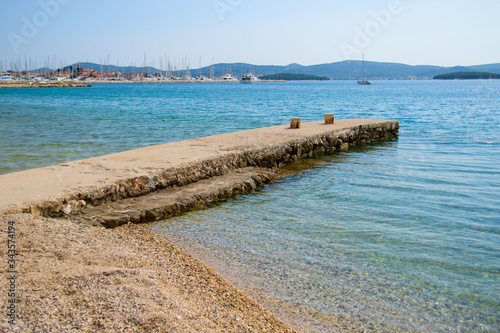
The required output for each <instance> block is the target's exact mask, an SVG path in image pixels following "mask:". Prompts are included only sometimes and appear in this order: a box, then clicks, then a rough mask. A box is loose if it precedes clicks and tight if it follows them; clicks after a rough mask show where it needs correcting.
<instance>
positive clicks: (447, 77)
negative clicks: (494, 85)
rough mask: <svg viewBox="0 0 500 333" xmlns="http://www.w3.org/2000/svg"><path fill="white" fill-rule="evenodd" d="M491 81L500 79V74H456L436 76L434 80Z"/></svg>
mask: <svg viewBox="0 0 500 333" xmlns="http://www.w3.org/2000/svg"><path fill="white" fill-rule="evenodd" d="M484 79H486V80H490V79H500V74H495V73H487V72H455V73H448V74H441V75H436V76H434V80H484Z"/></svg>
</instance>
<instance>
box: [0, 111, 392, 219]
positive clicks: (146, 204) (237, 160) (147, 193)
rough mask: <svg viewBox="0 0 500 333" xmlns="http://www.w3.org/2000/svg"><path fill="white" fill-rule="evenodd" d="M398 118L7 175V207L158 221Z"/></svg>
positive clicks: (237, 137) (0, 194) (156, 149)
mask: <svg viewBox="0 0 500 333" xmlns="http://www.w3.org/2000/svg"><path fill="white" fill-rule="evenodd" d="M398 129H399V123H398V122H397V121H395V120H376V119H341V120H338V119H335V122H334V124H326V123H325V122H324V121H316V122H306V123H301V124H300V128H297V129H294V128H290V126H289V125H279V126H272V127H266V128H257V129H251V130H245V131H240V132H234V133H227V134H220V135H213V136H208V137H202V138H197V139H192V140H185V141H179V142H172V143H166V144H162V145H156V146H150V147H145V148H140V149H136V150H131V151H126V152H121V153H116V154H111V155H105V156H100V157H94V158H89V159H84V160H78V161H73V162H68V163H62V164H59V165H55V166H49V167H45V168H38V169H31V170H25V171H21V172H14V173H9V174H4V175H0V214H10V213H30V214H32V215H37V216H46V217H64V218H67V217H70V218H71V219H72V220H77V221H81V222H86V223H90V224H93V225H102V226H105V227H116V226H119V225H121V224H125V223H128V222H133V223H140V222H149V221H155V220H159V219H163V218H167V217H170V216H173V215H176V214H179V213H182V212H185V211H187V210H189V209H191V208H193V207H196V206H198V205H204V204H208V203H212V202H217V201H220V200H224V199H226V198H228V197H231V196H233V195H235V194H239V193H245V192H248V191H251V190H254V189H255V188H257V187H259V186H261V185H262V184H264V183H267V182H269V181H272V180H273V179H274V177H275V172H276V170H277V169H279V168H280V167H282V166H284V165H286V164H288V163H292V162H294V161H296V160H298V159H301V158H304V157H312V156H314V155H318V154H325V153H327V152H331V151H335V150H346V149H348V148H349V146H351V145H356V144H362V143H368V142H370V141H373V140H379V139H383V138H388V137H394V136H396V135H397V133H398Z"/></svg>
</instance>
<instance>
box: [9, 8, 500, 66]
mask: <svg viewBox="0 0 500 333" xmlns="http://www.w3.org/2000/svg"><path fill="white" fill-rule="evenodd" d="M0 5H1V12H2V19H1V20H0V61H2V63H3V66H4V69H5V63H10V62H11V61H12V60H15V61H17V60H18V59H21V61H22V63H24V59H25V58H27V59H31V61H32V62H35V60H36V61H37V64H42V63H43V60H42V59H47V57H50V59H51V61H53V60H54V59H56V63H57V66H59V65H60V64H61V62H63V63H64V64H65V65H66V64H71V63H74V62H76V61H78V60H80V61H87V60H89V61H92V62H107V59H108V56H109V61H110V63H111V64H117V63H119V65H131V64H136V65H138V66H141V65H142V64H143V61H144V55H145V54H146V62H147V64H148V65H149V64H152V62H153V60H154V61H155V66H156V67H160V60H159V59H160V57H161V58H162V61H163V63H164V59H165V55H167V56H168V57H169V58H171V59H174V58H175V59H176V60H177V62H180V61H181V60H182V59H186V58H187V59H188V61H189V63H190V67H191V68H196V67H198V65H199V61H200V57H201V59H202V65H203V66H206V65H209V64H210V63H211V62H212V59H213V60H214V62H216V63H220V62H248V63H252V64H258V65H287V64H290V63H299V64H303V65H312V64H320V63H330V62H337V61H342V60H347V59H351V60H356V59H361V56H362V53H364V54H365V58H366V60H371V61H381V62H400V63H406V64H410V65H440V66H455V65H464V66H467V65H479V64H486V63H498V62H500V36H499V33H500V20H499V19H498V14H499V13H500V1H499V0H356V1H346V0H339V1H337V0H311V1H304V0H143V1H138V0H120V1H112V0H109V1H108V0H99V1H97V0H0Z"/></svg>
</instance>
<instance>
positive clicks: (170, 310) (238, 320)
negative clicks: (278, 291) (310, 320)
mask: <svg viewBox="0 0 500 333" xmlns="http://www.w3.org/2000/svg"><path fill="white" fill-rule="evenodd" d="M9 222H10V223H9ZM0 223H1V226H2V228H1V233H0V234H1V237H2V240H1V242H0V244H2V245H1V246H0V255H1V257H2V258H3V260H2V262H3V264H2V267H0V270H1V271H2V273H3V274H2V275H3V276H6V274H8V270H9V266H8V264H7V258H8V253H7V250H8V247H7V244H8V243H7V238H8V237H9V239H11V240H14V241H15V247H16V256H15V270H16V273H15V275H16V287H15V289H16V291H15V292H16V298H17V301H18V303H17V304H16V313H17V318H16V320H15V325H12V324H11V323H9V322H8V321H9V319H10V318H9V317H8V316H7V315H6V311H2V313H3V315H2V316H1V320H0V331H2V332H3V331H6V332H11V331H13V332H294V330H293V329H291V328H289V327H288V326H287V325H285V324H284V323H283V322H281V321H280V320H279V319H278V318H276V317H275V316H274V315H273V314H271V313H270V312H269V311H267V310H266V309H264V308H263V307H261V306H259V305H258V304H257V303H256V302H255V301H253V300H252V299H250V298H248V297H247V296H245V295H244V294H243V293H242V292H240V291H239V290H238V289H236V288H235V287H234V286H232V285H231V284H229V283H228V282H227V281H225V280H224V279H223V278H222V277H221V276H219V275H218V274H217V273H216V272H215V271H213V270H212V269H210V268H208V267H207V266H206V265H205V264H203V263H202V262H200V261H199V260H197V259H195V258H194V257H192V256H191V255H189V254H188V253H186V252H185V251H183V250H182V249H180V248H179V247H177V246H175V245H173V244H171V243H170V242H168V241H167V240H166V239H164V238H163V237H161V236H159V235H157V234H154V233H152V232H151V231H149V230H147V229H145V228H143V227H141V226H138V225H133V224H127V225H124V226H122V227H119V228H116V229H104V228H96V227H88V226H84V225H80V224H77V223H74V222H71V221H61V220H54V219H50V218H42V217H34V216H31V215H27V214H24V215H22V214H17V215H7V216H6V215H4V216H0ZM9 225H10V226H13V227H14V229H11V230H10V233H9V231H8V230H9V229H8V226H9ZM9 244H12V243H9ZM8 289H9V281H8V280H7V278H4V279H2V283H1V284H0V294H1V295H2V297H1V298H2V299H3V302H2V303H3V304H4V306H6V305H7V304H8V303H7V301H6V299H7V295H8V293H9V290H8Z"/></svg>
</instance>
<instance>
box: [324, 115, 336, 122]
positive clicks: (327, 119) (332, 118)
mask: <svg viewBox="0 0 500 333" xmlns="http://www.w3.org/2000/svg"><path fill="white" fill-rule="evenodd" d="M334 122H335V116H334V114H333V113H325V124H333V123H334Z"/></svg>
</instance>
